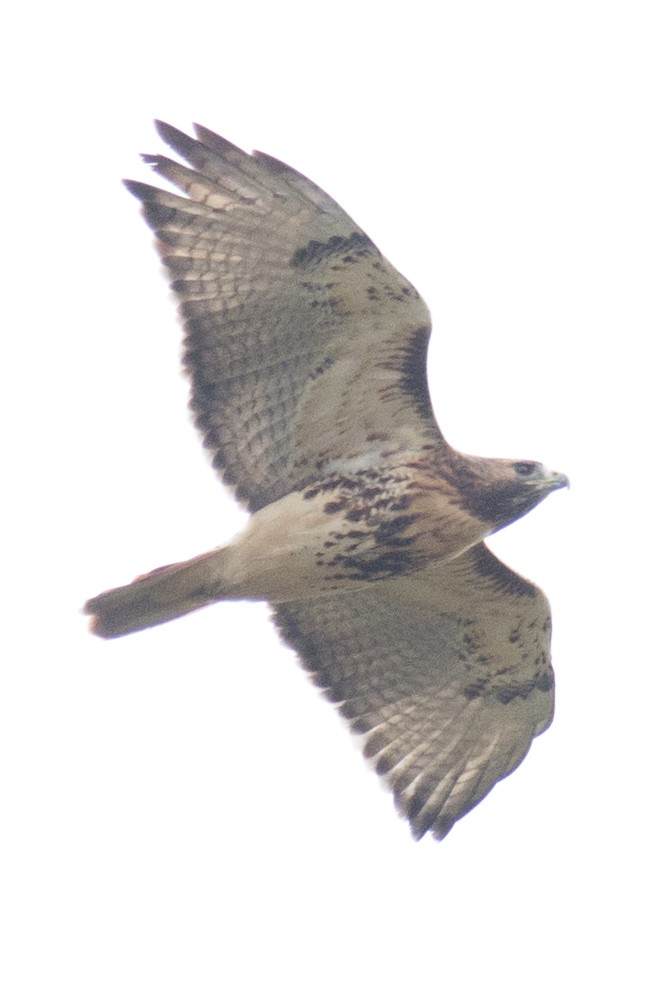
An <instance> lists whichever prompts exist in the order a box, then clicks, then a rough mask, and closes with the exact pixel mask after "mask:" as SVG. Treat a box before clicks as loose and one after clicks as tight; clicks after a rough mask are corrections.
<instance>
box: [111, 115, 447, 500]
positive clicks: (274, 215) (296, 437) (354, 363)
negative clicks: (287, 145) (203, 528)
mask: <svg viewBox="0 0 656 984" xmlns="http://www.w3.org/2000/svg"><path fill="white" fill-rule="evenodd" d="M158 130H159V132H160V134H161V136H162V137H163V138H164V139H165V140H166V141H167V143H168V144H169V145H170V146H172V147H173V148H174V149H175V150H176V151H177V152H178V153H179V154H180V155H181V156H182V157H183V158H185V159H186V160H187V161H188V162H189V163H190V164H191V165H192V167H193V168H194V170H191V169H189V168H186V167H184V166H182V165H181V164H178V163H176V162H174V161H171V160H169V159H167V158H165V157H161V156H151V155H148V156H146V157H145V159H146V160H147V161H148V163H150V164H151V165H152V166H153V168H154V169H155V170H156V171H157V172H158V173H159V174H161V175H163V176H164V177H165V178H167V179H168V180H169V181H171V182H173V183H174V184H175V185H177V186H178V187H179V188H180V189H182V190H183V191H184V192H185V193H186V195H187V196H188V198H183V197H180V196H178V195H174V194H170V193H169V192H167V191H162V190H160V189H157V188H153V187H150V186H148V185H144V184H141V183H139V182H135V181H128V182H126V183H127V185H128V187H129V188H130V190H131V191H132V192H133V193H134V194H135V195H136V196H137V197H138V198H140V199H141V200H142V202H143V205H144V212H145V216H146V219H147V221H148V223H149V224H150V226H151V227H152V228H153V229H154V231H155V234H156V236H157V238H158V240H159V243H160V251H161V253H162V258H163V262H164V264H165V265H166V267H167V268H168V271H169V274H170V278H171V282H172V287H173V290H174V292H175V293H176V294H177V295H178V298H179V302H180V310H181V314H182V318H183V321H184V325H185V346H186V356H185V362H186V366H187V368H188V370H189V372H190V374H191V377H192V382H193V399H192V408H193V411H194V413H195V417H196V422H197V424H198V426H199V428H200V430H201V431H202V433H203V435H204V439H205V444H206V445H207V446H208V448H209V449H210V450H211V451H212V452H213V456H214V459H213V460H214V464H215V466H216V467H217V468H218V469H219V471H220V472H221V474H222V476H223V479H224V481H225V482H226V483H227V484H228V485H230V486H232V487H233V489H234V491H235V493H236V495H237V496H238V497H239V498H240V499H241V500H243V501H245V502H246V503H247V504H248V506H249V507H250V508H251V509H259V508H261V507H262V506H264V505H266V504H268V503H270V502H273V501H275V500H276V499H278V498H280V497H281V496H283V495H284V494H286V493H287V492H290V491H293V490H294V489H299V488H303V487H304V486H306V485H308V484H309V483H310V482H312V481H315V480H317V479H319V478H321V476H322V474H323V472H324V468H325V467H326V465H327V464H329V465H331V467H334V466H335V463H336V462H340V461H344V460H348V459H350V458H353V457H354V456H356V455H360V454H365V453H375V452H376V451H377V450H380V449H384V450H385V451H389V452H393V451H394V450H395V449H402V450H404V451H409V452H412V450H413V449H419V448H420V447H421V446H422V445H426V444H427V443H429V444H431V445H432V446H433V447H434V446H435V445H436V444H438V443H439V442H440V440H441V435H440V433H439V431H438V428H437V425H436V423H435V420H434V417H433V413H432V409H431V404H430V398H429V395H428V386H427V381H426V347H427V344H428V335H429V331H430V317H429V313H428V310H427V308H426V306H425V304H424V303H423V301H422V300H421V298H420V297H419V295H418V294H417V292H416V291H415V289H414V288H413V287H412V286H411V285H410V284H409V283H408V282H407V281H406V280H405V279H404V278H403V277H402V276H401V275H400V274H399V273H398V272H397V271H396V270H395V269H394V268H393V267H392V266H391V265H390V264H389V263H388V262H387V261H386V260H385V259H384V257H383V256H382V255H381V254H380V252H379V250H378V249H377V248H376V247H375V246H374V244H373V243H372V242H371V240H370V239H369V238H368V237H367V236H366V235H365V234H364V233H363V232H362V230H361V229H359V228H358V226H356V225H355V223H354V222H353V221H352V220H351V219H350V218H349V217H348V215H346V213H345V212H344V211H343V210H342V209H341V208H340V207H339V206H338V205H337V204H336V203H335V202H334V201H333V200H332V199H331V198H329V197H328V195H326V194H325V193H324V192H323V191H321V190H320V189H319V188H318V187H317V186H316V185H314V184H313V183H312V182H311V181H309V180H308V179H307V178H304V177H303V176H302V175H300V174H298V173H297V172H296V171H294V170H292V168H289V167H287V166H286V165H284V164H281V163H280V162H279V161H276V160H275V159H273V158H271V157H268V156H267V155H265V154H260V153H256V154H254V155H250V154H247V153H244V151H242V150H239V149H238V148H237V147H235V146H233V145H232V144H230V143H229V142H228V141H226V140H224V139H223V138H221V137H218V136H217V135H216V134H213V133H211V132H210V131H208V130H206V129H204V128H202V127H197V128H196V132H197V136H198V140H194V139H192V138H191V137H188V136H186V135H185V134H183V133H181V132H179V131H178V130H175V129H174V128H173V127H170V126H168V125H166V124H162V123H160V124H158Z"/></svg>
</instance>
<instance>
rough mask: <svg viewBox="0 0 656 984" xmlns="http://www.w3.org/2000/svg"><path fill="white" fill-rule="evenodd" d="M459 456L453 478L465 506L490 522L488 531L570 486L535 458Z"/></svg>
mask: <svg viewBox="0 0 656 984" xmlns="http://www.w3.org/2000/svg"><path fill="white" fill-rule="evenodd" d="M458 457H459V459H460V460H459V463H458V467H457V469H456V474H457V479H456V481H457V485H458V488H459V489H460V490H461V492H462V495H463V498H464V500H465V502H466V506H467V509H468V510H469V511H470V512H471V513H473V514H474V515H475V516H478V517H480V519H483V520H485V521H486V522H489V523H490V524H491V525H490V532H491V533H494V532H496V530H500V529H501V528H502V527H503V526H507V525H508V523H512V522H514V520H516V519H519V518H520V516H524V515H526V513H527V512H530V510H531V509H533V508H534V507H535V506H537V504H538V503H539V502H542V500H543V499H546V497H547V496H548V495H549V493H550V492H553V491H554V489H562V488H565V487H569V479H568V478H567V476H566V475H563V474H562V473H561V472H555V471H551V470H550V469H549V468H545V466H544V465H541V464H540V463H539V462H538V461H514V460H511V459H507V458H475V457H472V456H470V455H459V456H458Z"/></svg>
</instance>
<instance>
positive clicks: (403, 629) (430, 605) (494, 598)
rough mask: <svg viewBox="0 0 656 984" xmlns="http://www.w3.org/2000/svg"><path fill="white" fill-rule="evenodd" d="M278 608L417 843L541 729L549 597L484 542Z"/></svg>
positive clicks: (478, 794)
mask: <svg viewBox="0 0 656 984" xmlns="http://www.w3.org/2000/svg"><path fill="white" fill-rule="evenodd" d="M275 611H276V616H275V618H276V623H277V625H278V626H279V628H280V629H281V632H282V635H283V637H284V639H285V640H286V642H287V643H288V644H289V645H290V646H292V647H293V648H294V649H296V650H297V651H298V653H299V655H300V657H301V660H302V663H303V665H304V666H305V668H306V669H307V670H309V671H310V672H311V674H312V676H313V679H314V682H315V683H316V684H317V685H318V686H319V687H321V688H323V690H324V692H325V694H326V696H327V697H328V698H329V699H330V700H331V701H334V702H335V703H337V704H338V706H339V710H340V712H341V713H342V714H343V715H344V717H345V718H347V720H348V722H349V725H350V727H351V729H352V730H353V731H354V732H357V733H361V734H362V733H363V734H366V735H367V741H366V745H365V756H366V757H367V758H369V759H371V760H372V761H373V764H374V766H375V768H376V771H377V772H378V773H379V774H381V775H384V777H385V780H386V782H387V784H388V785H389V787H390V788H391V789H392V791H393V792H394V798H395V802H396V805H397V807H398V809H399V811H400V812H401V813H402V814H403V816H405V817H407V818H408V820H409V821H410V823H411V827H412V832H413V834H414V836H415V837H421V836H422V835H423V834H425V833H426V832H427V831H428V830H430V831H432V833H433V835H434V836H435V837H436V838H438V839H441V838H442V837H444V836H445V835H446V834H447V833H448V832H449V830H450V829H451V827H452V826H453V824H454V823H455V822H456V821H457V820H459V819H460V818H461V817H462V816H463V815H464V814H465V813H467V812H468V811H469V810H471V809H472V807H474V806H475V805H476V804H477V803H479V802H480V800H482V799H483V797H484V796H486V795H487V793H488V792H489V791H490V789H491V788H492V787H493V786H494V784H495V783H496V782H498V781H499V780H500V779H503V778H504V776H507V775H508V774H509V773H510V772H512V770H513V769H515V768H516V767H517V766H518V765H519V763H520V762H521V760H522V759H523V758H524V756H525V755H526V753H527V751H528V749H529V746H530V744H531V741H532V740H533V738H534V737H535V735H537V734H539V733H540V732H541V731H544V730H545V728H547V727H548V726H549V724H550V723H551V720H552V717H553V708H554V694H553V689H554V677H553V671H552V669H551V662H550V653H549V642H550V632H551V629H550V616H549V605H548V602H547V599H546V598H545V596H544V595H543V594H542V592H541V591H540V590H539V589H538V588H537V587H535V586H534V585H532V584H531V583H529V582H528V581H525V580H524V579H523V578H521V577H519V576H518V575H517V574H515V573H514V572H513V571H511V570H510V569H509V568H507V567H505V566H504V565H503V564H502V563H501V562H500V561H498V560H497V558H496V557H495V556H494V554H492V553H491V552H490V551H489V550H488V549H487V547H485V546H484V545H482V544H481V545H479V546H476V547H474V548H472V549H471V550H469V551H468V552H467V553H465V554H463V555H462V556H461V557H459V558H457V559H456V560H453V561H450V562H449V563H447V564H443V565H440V566H436V567H433V568H431V569H427V570H424V571H422V572H420V573H415V574H410V575H408V576H406V577H400V578H394V579H390V580H387V581H379V582H377V583H376V584H373V585H371V586H370V587H368V588H365V589H363V590H361V591H356V592H344V593H339V594H337V593H336V594H334V595H332V594H331V595H329V596H327V597H325V598H321V599H318V600H311V601H303V602H295V603H286V604H282V605H277V606H276V609H275Z"/></svg>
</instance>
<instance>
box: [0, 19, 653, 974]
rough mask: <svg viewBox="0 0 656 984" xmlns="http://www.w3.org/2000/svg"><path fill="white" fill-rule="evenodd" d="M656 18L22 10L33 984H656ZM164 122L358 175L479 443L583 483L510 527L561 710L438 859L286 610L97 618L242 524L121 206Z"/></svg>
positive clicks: (19, 236) (20, 682)
mask: <svg viewBox="0 0 656 984" xmlns="http://www.w3.org/2000/svg"><path fill="white" fill-rule="evenodd" d="M429 10H430V11H431V12H430V13H429ZM652 15H653V5H652V4H650V3H632V2H622V3H619V2H617V3H605V2H595V3H592V2H589V3H586V2H577V0H567V2H558V0H555V2H551V3H548V4H547V3H526V2H525V0H521V2H495V3H488V2H461V3H455V2H453V3H434V4H431V5H429V4H427V3H416V2H406V3H403V4H393V5H392V4H389V5H387V4H383V3H376V4H373V3H358V2H351V3H348V4H340V3H333V4H331V5H329V6H327V5H322V6H321V7H319V6H315V5H309V4H298V5H297V4H294V3H290V2H281V3H276V4H266V5H265V4H263V3H258V2H255V3H251V4H244V5H242V7H241V8H240V9H235V5H230V6H229V7H228V6H226V5H223V4H222V3H220V2H215V3H211V4H210V3H199V2H197V0H188V2H187V3H186V4H184V5H178V4H175V5H174V4H171V5H169V6H167V5H166V4H165V3H157V4H155V3H139V2H135V3H131V4H126V3H123V2H121V0H118V2H116V3H114V4H112V5H110V6H109V7H108V8H107V10H106V12H105V13H101V12H99V11H98V9H97V8H83V7H82V6H81V5H80V6H79V7H78V5H76V4H72V3H63V4H58V5H53V6H51V7H50V8H48V10H47V11H44V10H43V9H39V7H37V8H33V9H31V10H28V11H27V12H25V13H23V14H21V15H18V16H19V17H20V21H19V22H18V23H16V22H15V33H14V36H13V38H12V39H11V40H10V41H9V44H8V47H9V56H8V58H7V57H6V56H5V61H4V65H5V69H8V71H9V79H8V81H7V82H5V83H4V91H5V96H7V95H8V97H9V105H8V106H6V107H5V109H4V111H3V121H4V139H5V140H6V144H5V149H4V153H3V165H4V168H5V177H4V181H3V185H4V196H3V206H2V215H3V221H2V225H3V240H4V242H5V245H6V246H7V247H8V255H7V258H6V260H5V262H4V271H5V278H4V284H5V290H4V292H3V308H4V315H3V321H4V324H5V332H4V337H5V359H4V364H3V375H4V380H3V385H2V387H1V392H2V398H3V400H4V399H5V398H6V401H7V404H6V408H5V410H4V413H3V420H4V421H5V422H6V424H7V427H6V433H5V436H4V438H3V440H4V442H5V448H4V450H5V454H4V458H5V461H6V462H7V463H9V472H8V474H6V475H5V479H4V482H3V491H4V493H5V494H6V495H7V494H8V501H7V505H6V506H5V517H6V519H7V521H8V522H7V529H6V530H5V532H4V534H3V560H4V563H3V566H4V570H5V573H6V575H7V584H6V587H5V589H4V612H3V621H4V633H3V634H4V637H5V647H4V648H5V655H4V657H3V662H2V671H1V675H2V680H1V681H0V748H1V749H2V751H1V752H0V789H1V790H2V797H3V800H4V804H3V806H2V809H1V812H0V826H2V828H3V831H2V833H1V835H0V844H1V845H2V846H1V847H0V851H1V852H2V857H1V860H0V864H1V868H0V886H1V888H0V892H1V893H2V896H3V905H4V906H6V911H5V912H4V913H3V915H2V923H3V926H4V934H3V935H5V942H4V943H3V945H2V950H1V952H0V969H1V971H2V973H1V975H0V976H2V979H3V980H4V981H7V982H8V984H9V982H11V984H14V982H16V984H18V982H21V984H22V982H43V981H53V980H66V981H67V982H68V984H77V982H94V984H96V982H98V984H104V982H116V981H121V982H122V984H132V982H134V984H137V982H138V984H147V982H151V981H152V982H155V981H156V982H158V984H169V982H185V984H186V982H190V981H193V982H194V984H206V982H215V981H226V982H227V981H229V982H231V984H232V982H237V984H241V982H249V984H250V982H258V981H267V980H271V979H274V980H281V981H282V980H284V981H285V982H289V984H296V982H307V981H312V982H319V984H323V982H334V981H342V982H346V984H349V982H351V981H353V982H368V981H375V982H388V981H398V980H399V979H402V980H420V981H424V982H431V981H436V982H437V981H449V982H456V984H459V982H464V984H467V982H470V981H475V980H480V979H485V980H493V981H494V980H501V979H503V980H504V982H510V984H515V982H520V981H521V982H523V981H526V980H532V981H538V982H541V981H553V980H560V981H565V982H566V981H573V980H594V979H596V978H598V977H599V976H601V975H602V974H603V976H604V977H605V978H606V979H613V980H626V981H629V980H630V981H632V982H636V981H637V982H641V981H648V980H652V979H653V978H652V974H653V963H652V956H653V912H651V911H650V907H651V905H652V904H653V879H654V864H653V861H654V856H653V802H652V796H653V793H652V777H653V772H654V765H653V760H654V755H653V746H654V734H653V726H652V720H653V693H654V685H655V683H656V680H655V679H654V676H655V674H654V656H655V653H654V641H653V630H652V619H653V589H652V586H653V580H654V572H653V562H652V560H651V558H652V556H653V553H652V550H653V547H652V544H651V543H648V544H645V540H646V539H647V538H651V536H652V525H653V523H652V520H651V518H649V519H648V520H647V519H646V518H645V517H651V516H652V515H653V495H654V492H653V489H654V463H653V436H652V423H653V421H652V410H651V405H652V393H651V390H652V387H653V371H652V368H651V365H652V363H653V355H652V344H653V341H652V340H653V333H654V315H655V313H656V312H655V301H654V298H655V294H654V261H655V258H656V257H655V255H654V254H655V247H654V228H655V224H656V222H655V220H656V203H655V176H656V159H655V158H656V153H655V142H654V108H655V106H654V104H655V101H656V99H655V96H656V73H655V71H654V50H655V47H656V37H655V32H654V28H653V23H652V22H651V16H652ZM14 16H16V15H14ZM5 43H6V44H7V39H5ZM153 117H161V118H163V119H165V120H167V121H169V122H171V123H173V124H175V125H177V126H179V127H181V128H182V129H185V128H188V126H189V124H190V123H191V121H192V120H194V119H196V120H198V121H199V122H202V123H204V124H206V125H207V126H209V127H211V128H213V129H215V130H217V131H218V132H220V133H222V134H224V135H225V136H227V137H228V138H229V139H231V140H232V141H233V142H235V143H238V144H240V145H242V146H244V147H245V148H248V149H250V148H252V147H258V148H260V149H262V150H266V151H268V152H269V153H272V154H274V155H275V156H277V157H280V158H281V159H283V160H285V161H287V162H288V163H290V164H292V165H293V166H294V167H296V168H297V169H299V170H300V171H302V172H303V173H305V174H307V175H308V176H309V177H311V178H312V179H313V180H314V181H316V182H317V183H318V184H320V185H321V186H322V187H324V188H325V189H326V190H327V191H328V192H329V193H330V194H332V195H333V196H334V197H335V198H336V199H337V200H338V201H339V202H340V204H342V205H343V206H344V207H345V208H346V209H347V211H349V212H350V213H351V214H352V215H353V216H354V218H355V219H356V221H357V222H358V223H359V224H361V225H362V226H363V227H364V228H365V230H366V231H367V232H368V233H369V234H370V235H371V236H372V238H373V239H374V241H375V242H376V243H377V244H378V245H379V246H380V247H381V249H382V250H383V251H384V252H385V253H386V255H387V256H388V257H389V258H390V260H392V262H394V263H395V264H396V265H397V266H398V267H399V269H400V270H401V271H402V272H403V273H404V274H405V275H406V276H407V277H409V278H410V280H411V281H412V282H413V283H414V284H415V286H416V287H417V288H418V289H419V290H420V291H421V293H422V294H423V296H424V297H425V299H426V300H427V302H428V304H429V306H430V308H431V310H432V314H433V319H434V326H435V327H434V334H433V342H432V348H431V353H430V381H431V387H432V394H433V400H434V404H435V407H436V412H437V415H438V419H439V421H440V424H441V426H442V428H443V430H444V431H445V433H446V435H447V437H448V438H449V439H450V440H451V442H452V443H453V444H455V446H456V447H458V448H460V449H462V450H465V451H468V452H470V453H479V454H490V455H500V456H517V457H532V458H533V457H534V458H538V459H541V460H543V461H545V462H547V463H548V464H549V465H551V466H553V467H557V468H559V469H562V470H563V471H566V472H568V474H569V475H570V478H571V481H572V489H571V492H570V493H569V494H566V493H563V492H560V493H558V494H556V495H554V496H552V497H551V498H550V499H549V500H548V501H547V502H546V503H544V504H543V505H542V506H540V507H539V508H538V509H537V510H536V511H535V512H534V513H532V514H531V515H530V516H528V517H527V518H526V519H524V520H522V521H521V522H520V523H518V524H516V525H515V526H514V527H512V528H511V529H510V530H508V531H507V532H505V533H503V534H499V535H498V536H497V537H495V538H494V540H493V541H492V543H491V545H492V546H493V548H494V549H495V550H496V551H497V552H498V553H499V555H500V556H501V557H502V558H503V559H504V560H505V561H506V562H507V563H510V564H511V565H512V566H514V567H516V568H517V569H518V570H519V571H520V572H521V573H523V574H524V575H527V576H529V577H531V578H533V579H534V580H536V581H537V582H538V583H539V584H540V585H541V586H542V587H543V588H544V589H545V590H546V591H547V593H548V595H549V597H550V600H551V603H552V607H553V614H554V661H555V665H556V672H557V679H558V702H557V716H556V720H555V723H554V725H553V727H552V728H551V730H550V731H548V732H547V733H546V734H545V735H543V736H542V737H541V738H539V739H537V741H536V742H535V745H534V747H533V749H532V750H531V752H530V754H529V756H528V758H527V760H526V761H525V762H524V763H523V764H522V765H521V767H520V768H519V770H518V771H517V772H516V773H515V774H514V775H513V776H512V777H510V778H509V779H507V780H505V781H504V782H502V783H501V784H500V785H499V786H497V787H496V788H495V789H494V790H493V792H492V793H491V794H490V796H489V797H488V798H487V799H486V800H485V801H484V802H483V803H482V804H481V805H480V806H479V807H478V808H476V809H475V810H474V811H473V813H471V814H470V815H469V816H468V817H467V818H465V819H464V820H462V821H461V822H460V823H459V824H457V825H456V827H455V829H454V830H453V831H452V833H451V834H450V835H449V837H448V838H447V839H446V840H445V841H444V842H443V843H442V844H438V843H436V842H434V841H433V840H432V839H430V838H425V839H424V841H422V842H421V843H419V844H416V843H415V842H413V841H412V839H411V837H410V835H409V832H408V830H407V827H406V825H405V823H403V822H402V821H401V820H399V819H398V818H397V817H396V815H395V811H394V808H393V805H392V801H391V797H390V796H388V795H387V794H386V793H384V792H383V791H382V790H381V789H380V788H379V785H378V781H377V779H376V778H375V777H374V776H373V775H371V774H370V773H369V771H368V770H367V768H366V767H365V766H364V764H363V762H362V761H361V758H360V756H359V754H358V752H357V751H356V749H355V747H354V743H353V742H352V740H351V738H350V736H349V735H348V733H347V731H346V729H345V728H344V727H343V726H342V724H341V722H340V721H339V719H338V715H337V714H336V713H335V711H334V710H333V709H332V708H330V706H329V705H328V704H327V703H326V702H325V701H323V700H322V699H321V698H320V697H319V696H318V695H317V694H316V693H315V692H314V690H313V688H312V687H311V686H310V684H309V683H308V681H307V680H306V679H304V674H303V673H302V671H301V670H300V669H299V668H298V666H297V665H296V662H295V657H294V656H293V655H292V654H291V653H289V652H288V651H285V650H284V649H283V648H282V646H281V645H280V643H279V642H278V641H277V638H276V636H275V633H274V631H273V629H272V628H271V627H270V626H269V625H268V623H267V615H266V611H265V609H264V606H255V605H246V604H233V605H227V604H224V605H221V606H217V607H214V608H211V609H208V610H206V611H204V612H202V613H199V614H197V615H194V616H191V617H188V618H186V619H183V620H181V621H179V622H177V623H172V624H170V625H167V626H165V627H163V628H160V629H157V630H152V631H149V632H145V633H141V634H138V635H136V636H133V637H131V638H127V639H124V640H119V641H116V642H114V643H103V642H101V641H99V640H96V639H94V638H92V637H91V636H89V635H88V634H87V632H86V628H85V623H84V620H83V619H82V618H81V617H80V616H79V614H78V611H79V608H80V606H81V604H82V603H83V601H84V599H85V598H86V597H88V596H90V595H91V594H95V593H97V592H98V591H100V590H102V589H104V588H108V587H112V586H114V585H116V584H119V583H122V582H124V581H126V580H130V579H131V578H132V577H134V576H135V575H136V574H139V573H142V572H144V571H147V570H150V569H151V568H153V567H156V566H158V565H160V564H163V563H167V562H171V561H174V560H181V559H184V558H186V557H189V556H192V555H194V554H196V553H199V552H201V551H203V550H206V549H208V548H210V547H212V546H214V545H216V544H217V543H219V542H221V541H222V540H224V539H225V538H226V537H227V536H228V535H230V534H231V533H232V532H233V531H234V530H235V529H236V528H237V526H238V525H239V523H240V516H239V512H238V510H237V509H236V507H235V506H234V505H232V504H231V503H230V500H229V498H228V497H227V495H226V494H225V493H224V492H223V491H222V490H221V488H220V486H219V484H218V482H217V481H216V479H215V477H214V474H213V472H212V470H211V468H210V467H209V465H208V464H207V461H206V458H205V454H204V452H203V451H202V449H201V447H200V441H199V440H198V437H197V435H196V433H195V431H194V429H193V427H192V425H191V424H190V422H189V418H188V413H187V410H186V400H187V391H186V383H185V382H184V381H183V380H182V378H181V375H180V371H179V367H178V354H179V346H180V338H181V332H180V328H179V326H178V323H177V319H176V314H175V309H174V305H173V303H172V301H171V300H170V298H169V297H168V292H167V287H166V284H165V281H164V279H163V277H162V275H161V273H160V270H159V263H158V260H157V257H156V254H155V251H154V250H153V248H152V244H151V237H150V234H149V231H148V230H147V228H146V226H145V224H144V223H143V221H142V219H141V218H140V215H139V211H138V205H137V203H136V201H135V200H133V199H132V198H131V197H130V196H129V195H128V194H127V193H126V192H125V190H124V189H123V187H122V186H121V184H120V179H121V178H123V177H135V178H140V179H142V180H148V171H147V168H146V167H145V165H143V164H142V163H141V162H140V160H139V157H138V154H139V152H141V151H147V152H158V151H159V150H160V149H161V144H160V142H159V140H158V138H157V136H156V134H155V133H154V130H153V129H152V125H151V122H150V121H151V119H152V118H153ZM650 964H651V966H650ZM4 965H6V966H4Z"/></svg>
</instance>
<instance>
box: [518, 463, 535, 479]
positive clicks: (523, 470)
mask: <svg viewBox="0 0 656 984" xmlns="http://www.w3.org/2000/svg"><path fill="white" fill-rule="evenodd" d="M514 468H515V473H516V474H517V475H521V476H522V478H526V477H527V476H528V475H533V474H534V472H535V463H534V462H533V461H517V462H515V465H514Z"/></svg>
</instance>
